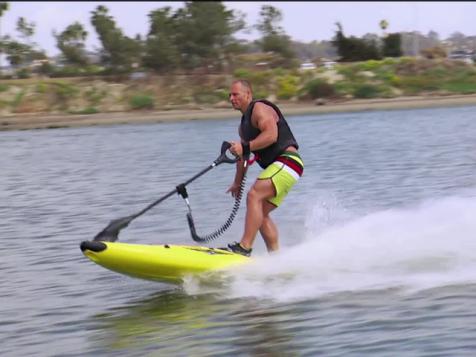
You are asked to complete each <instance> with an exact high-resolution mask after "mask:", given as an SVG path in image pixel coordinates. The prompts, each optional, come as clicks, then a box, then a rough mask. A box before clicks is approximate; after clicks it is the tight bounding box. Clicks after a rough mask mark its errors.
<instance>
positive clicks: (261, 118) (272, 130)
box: [249, 102, 279, 150]
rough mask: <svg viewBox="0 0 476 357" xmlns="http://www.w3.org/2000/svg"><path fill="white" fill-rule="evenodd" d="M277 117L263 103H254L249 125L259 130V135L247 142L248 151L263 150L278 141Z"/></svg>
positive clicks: (271, 109) (274, 112) (272, 110)
mask: <svg viewBox="0 0 476 357" xmlns="http://www.w3.org/2000/svg"><path fill="white" fill-rule="evenodd" d="M278 120H279V117H278V114H277V113H276V111H275V110H274V109H273V108H271V107H270V106H269V105H266V104H264V103H260V102H258V103H256V104H255V106H254V108H253V114H252V116H251V124H252V125H253V126H255V127H256V128H258V129H259V130H260V134H259V135H258V136H257V137H256V138H255V139H254V140H252V141H250V142H249V144H250V150H260V149H264V148H266V147H268V146H270V145H272V144H274V143H275V142H276V141H277V140H278V126H277V125H276V123H277V122H278Z"/></svg>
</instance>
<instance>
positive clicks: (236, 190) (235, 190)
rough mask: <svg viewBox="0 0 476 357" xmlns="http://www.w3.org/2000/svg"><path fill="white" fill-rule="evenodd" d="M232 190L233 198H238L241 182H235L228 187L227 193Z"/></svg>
mask: <svg viewBox="0 0 476 357" xmlns="http://www.w3.org/2000/svg"><path fill="white" fill-rule="evenodd" d="M228 192H231V195H232V196H233V198H236V196H237V195H238V193H239V192H240V184H238V183H235V182H233V184H232V185H231V186H230V187H229V188H228V190H227V191H226V193H228Z"/></svg>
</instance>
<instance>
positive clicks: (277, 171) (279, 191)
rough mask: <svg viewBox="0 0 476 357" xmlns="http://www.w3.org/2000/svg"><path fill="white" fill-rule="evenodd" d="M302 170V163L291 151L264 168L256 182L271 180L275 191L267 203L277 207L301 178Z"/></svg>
mask: <svg viewBox="0 0 476 357" xmlns="http://www.w3.org/2000/svg"><path fill="white" fill-rule="evenodd" d="M303 170H304V162H303V161H302V159H301V157H300V156H299V155H298V154H297V153H295V152H292V151H285V152H284V153H282V154H281V155H280V156H279V157H278V158H277V159H276V160H275V161H274V162H273V163H272V164H271V165H269V166H268V167H267V168H265V169H264V170H263V171H262V172H261V173H260V175H259V176H258V180H266V179H271V182H273V185H274V189H275V191H276V196H275V197H273V198H270V199H268V202H269V203H271V204H273V205H275V206H276V207H279V205H280V204H281V203H282V202H283V200H284V198H285V197H286V196H287V194H288V193H289V191H290V190H291V188H292V187H293V186H294V184H295V183H296V182H298V180H299V178H300V177H301V176H302V173H303Z"/></svg>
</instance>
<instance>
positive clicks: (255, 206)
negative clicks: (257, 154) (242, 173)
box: [240, 179, 276, 249]
mask: <svg viewBox="0 0 476 357" xmlns="http://www.w3.org/2000/svg"><path fill="white" fill-rule="evenodd" d="M275 194H276V193H275V189H274V185H273V182H272V181H271V179H265V180H256V182H255V183H254V184H253V186H252V187H251V189H250V191H249V192H248V196H247V200H246V205H247V209H246V218H245V231H244V233H243V237H242V238H241V242H240V244H241V246H242V247H243V248H245V249H250V248H251V247H252V246H253V242H254V240H255V238H256V233H258V230H259V229H260V228H261V226H262V225H263V220H264V216H265V215H264V204H265V202H266V200H267V199H268V198H271V197H274V196H275Z"/></svg>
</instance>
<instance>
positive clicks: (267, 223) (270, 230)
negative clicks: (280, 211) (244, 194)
mask: <svg viewBox="0 0 476 357" xmlns="http://www.w3.org/2000/svg"><path fill="white" fill-rule="evenodd" d="M275 208H276V206H275V205H273V204H272V203H269V202H268V201H265V202H264V203H263V224H262V225H261V228H260V229H259V232H260V233H261V236H262V237H263V239H264V242H265V243H266V248H267V249H268V252H275V251H277V250H278V249H279V242H278V228H277V227H276V225H275V224H274V222H273V220H272V219H271V217H270V216H269V214H270V213H271V211H272V210H274V209H275Z"/></svg>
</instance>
